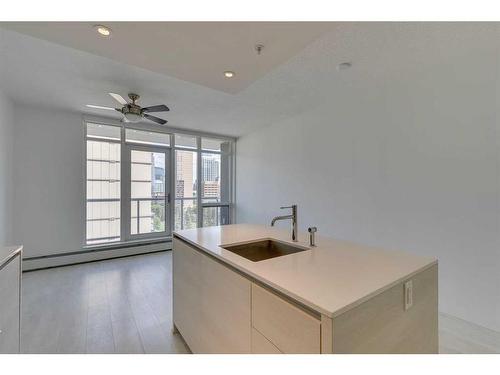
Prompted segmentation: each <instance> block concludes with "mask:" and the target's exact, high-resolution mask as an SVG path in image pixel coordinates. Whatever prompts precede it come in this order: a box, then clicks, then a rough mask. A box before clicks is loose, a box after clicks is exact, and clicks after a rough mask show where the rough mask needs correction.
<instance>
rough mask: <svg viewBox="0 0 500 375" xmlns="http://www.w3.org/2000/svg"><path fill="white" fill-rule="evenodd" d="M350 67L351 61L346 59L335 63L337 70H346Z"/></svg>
mask: <svg viewBox="0 0 500 375" xmlns="http://www.w3.org/2000/svg"><path fill="white" fill-rule="evenodd" d="M351 67H352V63H351V62H350V61H346V62H343V63H340V64H339V65H337V70H346V69H349V68H351Z"/></svg>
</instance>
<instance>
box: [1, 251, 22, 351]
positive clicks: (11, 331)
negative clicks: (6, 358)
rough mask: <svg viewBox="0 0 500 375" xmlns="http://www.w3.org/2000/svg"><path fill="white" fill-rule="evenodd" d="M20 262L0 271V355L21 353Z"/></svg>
mask: <svg viewBox="0 0 500 375" xmlns="http://www.w3.org/2000/svg"><path fill="white" fill-rule="evenodd" d="M19 262H20V256H16V257H15V258H14V259H13V260H11V261H10V262H9V263H8V264H7V265H5V266H4V267H3V268H2V269H0V331H1V333H0V354H2V353H19V324H20V322H19V289H20V285H19Z"/></svg>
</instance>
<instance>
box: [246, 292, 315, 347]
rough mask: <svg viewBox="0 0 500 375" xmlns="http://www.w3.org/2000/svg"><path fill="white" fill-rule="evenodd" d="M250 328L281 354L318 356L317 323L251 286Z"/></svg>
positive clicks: (273, 296)
mask: <svg viewBox="0 0 500 375" xmlns="http://www.w3.org/2000/svg"><path fill="white" fill-rule="evenodd" d="M252 325H253V327H254V328H255V329H256V330H257V331H259V332H260V333H261V334H262V335H264V336H265V337H266V338H267V339H268V340H269V341H270V342H271V343H272V344H274V345H275V346H276V347H277V348H278V349H279V350H280V351H281V352H283V353H320V352H321V322H320V320H319V319H317V318H316V317H314V316H312V315H310V314H308V313H307V312H305V311H303V310H302V309H300V308H299V307H297V306H295V305H292V304H291V303H289V302H287V301H285V300H284V299H283V298H281V297H279V296H277V295H276V294H274V293H272V292H270V291H268V290H266V289H264V288H262V287H260V286H258V285H256V284H252Z"/></svg>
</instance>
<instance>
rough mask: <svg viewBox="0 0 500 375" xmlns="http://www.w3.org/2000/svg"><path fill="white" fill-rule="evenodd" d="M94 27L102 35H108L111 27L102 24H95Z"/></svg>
mask: <svg viewBox="0 0 500 375" xmlns="http://www.w3.org/2000/svg"><path fill="white" fill-rule="evenodd" d="M94 29H96V31H97V32H98V33H99V34H101V35H102V36H110V35H111V29H110V28H109V27H106V26H103V25H95V26H94Z"/></svg>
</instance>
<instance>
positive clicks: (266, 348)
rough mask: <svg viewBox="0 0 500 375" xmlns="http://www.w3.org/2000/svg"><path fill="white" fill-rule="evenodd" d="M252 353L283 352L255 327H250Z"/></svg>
mask: <svg viewBox="0 0 500 375" xmlns="http://www.w3.org/2000/svg"><path fill="white" fill-rule="evenodd" d="M252 354H283V353H281V352H280V351H279V349H278V348H277V347H276V346H274V345H273V343H272V342H271V341H269V340H268V339H266V338H265V337H264V336H262V334H261V333H260V332H259V331H257V330H256V329H255V328H252Z"/></svg>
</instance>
